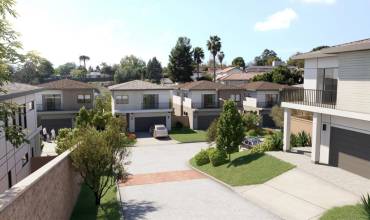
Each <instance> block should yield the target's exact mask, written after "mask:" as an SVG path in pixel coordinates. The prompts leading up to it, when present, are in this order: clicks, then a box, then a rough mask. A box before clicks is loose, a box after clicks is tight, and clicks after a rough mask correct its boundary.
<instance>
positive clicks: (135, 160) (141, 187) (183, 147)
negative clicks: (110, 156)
mask: <svg viewBox="0 0 370 220" xmlns="http://www.w3.org/2000/svg"><path fill="white" fill-rule="evenodd" d="M206 146H207V145H206V143H191V144H167V145H164V144H163V145H152V146H151V147H148V146H147V145H145V146H143V147H134V148H133V149H132V155H131V161H132V164H131V165H130V167H129V172H131V173H132V174H133V176H132V178H131V179H130V180H129V181H128V182H127V183H126V184H125V185H120V188H119V190H120V192H121V195H122V198H123V202H124V203H123V209H124V217H125V219H161V220H162V219H212V220H214V219H279V218H278V217H277V216H274V215H273V214H271V213H269V212H268V211H266V210H264V209H262V208H260V207H258V206H256V205H254V204H252V203H251V202H249V201H247V200H246V199H243V198H242V197H241V196H239V195H238V194H236V193H235V192H233V191H232V190H230V189H228V188H226V187H224V186H222V185H220V184H218V183H216V182H214V181H213V180H211V179H208V178H207V177H205V176H203V175H202V174H199V173H197V172H195V171H193V170H191V169H190V168H189V167H188V165H187V163H188V160H189V159H190V158H191V157H192V156H193V155H194V154H195V153H196V152H198V151H199V150H200V149H201V148H202V147H206Z"/></svg>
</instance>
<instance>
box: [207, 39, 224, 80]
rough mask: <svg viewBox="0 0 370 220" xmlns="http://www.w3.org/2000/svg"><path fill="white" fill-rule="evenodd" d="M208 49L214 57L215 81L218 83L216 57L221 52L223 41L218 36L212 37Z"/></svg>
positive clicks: (208, 42)
mask: <svg viewBox="0 0 370 220" xmlns="http://www.w3.org/2000/svg"><path fill="white" fill-rule="evenodd" d="M207 48H208V50H209V52H210V53H211V54H212V56H213V81H214V82H216V55H217V53H218V52H220V50H221V39H220V38H219V37H218V36H216V35H215V36H210V37H209V40H208V41H207Z"/></svg>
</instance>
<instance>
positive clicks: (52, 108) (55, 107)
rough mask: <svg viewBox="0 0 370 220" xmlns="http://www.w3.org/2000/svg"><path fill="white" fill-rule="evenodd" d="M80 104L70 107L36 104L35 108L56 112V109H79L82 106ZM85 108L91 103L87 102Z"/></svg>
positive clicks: (40, 110)
mask: <svg viewBox="0 0 370 220" xmlns="http://www.w3.org/2000/svg"><path fill="white" fill-rule="evenodd" d="M82 106H83V105H82V104H79V105H77V104H76V106H70V107H62V106H61V105H58V104H57V105H48V106H47V105H43V104H37V105H36V109H37V111H38V112H57V111H79V110H80V108H82ZM85 108H87V109H90V108H91V104H87V105H86V106H85Z"/></svg>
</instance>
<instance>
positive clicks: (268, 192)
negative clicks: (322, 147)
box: [234, 152, 370, 219]
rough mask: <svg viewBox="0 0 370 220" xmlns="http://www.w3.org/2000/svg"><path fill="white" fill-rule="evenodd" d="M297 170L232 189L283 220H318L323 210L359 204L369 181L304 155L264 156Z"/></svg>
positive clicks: (279, 153)
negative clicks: (280, 160)
mask: <svg viewBox="0 0 370 220" xmlns="http://www.w3.org/2000/svg"><path fill="white" fill-rule="evenodd" d="M268 154H270V155H272V156H275V157H277V158H279V159H282V160H285V161H287V162H290V163H292V164H294V165H296V166H297V167H296V168H295V169H292V170H290V171H288V172H286V173H283V174H281V175H280V176H277V177H275V178H273V179H272V180H270V181H267V182H266V183H264V184H260V185H254V186H242V187H235V188H234V189H235V191H237V192H239V193H240V195H242V196H243V197H245V198H247V199H248V200H250V201H253V202H254V203H256V204H259V205H261V206H263V207H266V208H267V209H269V210H270V211H271V212H273V213H275V214H277V215H278V216H280V217H281V218H283V219H318V218H319V217H320V216H321V215H322V214H323V213H324V212H325V211H326V210H328V209H331V208H333V207H336V206H344V205H352V204H356V203H358V202H360V196H361V195H362V194H365V193H366V192H370V180H368V179H366V178H363V177H360V176H357V175H355V174H352V173H349V172H347V171H345V170H342V169H339V168H336V167H330V166H325V165H317V164H313V163H311V162H310V158H309V157H307V156H305V155H300V154H292V153H284V152H268Z"/></svg>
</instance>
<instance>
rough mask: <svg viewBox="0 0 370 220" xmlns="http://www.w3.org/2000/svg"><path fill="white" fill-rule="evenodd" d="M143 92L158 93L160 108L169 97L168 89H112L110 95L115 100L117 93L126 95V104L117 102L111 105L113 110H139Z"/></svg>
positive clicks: (167, 103) (166, 103) (166, 102)
mask: <svg viewBox="0 0 370 220" xmlns="http://www.w3.org/2000/svg"><path fill="white" fill-rule="evenodd" d="M144 94H156V95H158V103H159V105H160V108H161V107H162V106H165V105H168V106H169V103H170V99H171V95H170V94H171V92H170V90H142V91H112V97H113V99H114V100H115V96H117V95H127V96H128V104H117V103H115V102H114V103H115V105H112V107H114V109H115V110H120V111H127V110H140V109H141V106H142V103H143V95H144Z"/></svg>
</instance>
